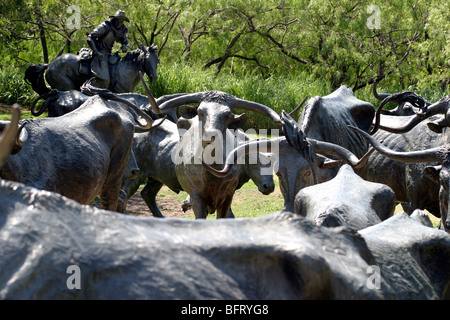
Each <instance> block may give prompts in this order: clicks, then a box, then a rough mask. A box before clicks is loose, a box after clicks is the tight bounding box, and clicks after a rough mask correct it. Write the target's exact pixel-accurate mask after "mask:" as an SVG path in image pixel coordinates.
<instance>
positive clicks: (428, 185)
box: [0, 48, 450, 299]
mask: <svg viewBox="0 0 450 320" xmlns="http://www.w3.org/2000/svg"><path fill="white" fill-rule="evenodd" d="M150 49H151V48H144V49H143V50H144V51H142V52H137V51H136V52H135V54H136V55H137V56H138V57H141V58H142V59H145V55H146V54H147V55H150V53H151V52H150V51H151V50H150ZM148 66H149V67H150V63H149V64H148ZM35 69H36V68H34V70H32V69H30V70H28V73H27V77H28V79H29V81H30V83H32V84H33V88H35V89H36V88H37V89H38V90H39V91H38V93H39V94H40V97H39V99H43V100H45V101H44V103H43V105H42V107H41V108H40V110H38V111H36V110H35V107H36V103H35V104H33V106H32V112H33V114H34V115H40V114H42V113H43V112H44V111H48V116H47V117H44V118H33V119H23V120H19V117H20V110H19V107H18V106H17V105H15V107H14V108H13V114H12V119H11V121H1V122H0V130H1V132H3V134H2V137H1V141H0V178H1V179H0V238H1V241H2V245H1V246H0V257H1V258H0V270H2V274H1V275H0V298H1V299H117V298H118V299H450V235H449V233H450V215H449V212H448V210H449V198H450V194H449V191H448V190H449V187H450V158H449V157H450V153H449V152H450V144H449V142H448V141H449V136H448V134H449V133H448V129H447V127H448V126H449V125H450V122H449V121H450V120H449V118H448V115H449V114H450V111H449V101H450V97H449V96H447V97H444V98H442V99H441V100H439V101H436V102H429V101H426V100H425V99H423V98H422V97H420V96H418V95H417V94H415V93H413V92H401V93H396V94H378V93H377V92H376V89H375V87H374V93H375V96H376V97H377V98H378V99H380V100H381V102H380V106H379V107H378V109H376V108H375V107H374V106H373V105H372V104H371V103H369V102H366V101H362V100H360V99H358V98H356V97H355V96H354V94H353V92H352V90H350V89H349V88H347V87H345V86H341V87H340V88H338V89H337V90H335V91H334V92H331V93H330V94H329V95H326V96H323V97H319V96H316V97H312V98H310V99H309V100H307V101H306V104H305V105H304V106H303V108H302V109H301V114H300V116H299V118H298V119H297V120H295V119H294V118H293V117H294V114H295V112H290V113H288V112H285V111H283V112H282V113H281V114H278V113H277V112H275V111H274V110H273V109H272V108H271V107H269V106H265V105H262V104H260V103H257V102H253V101H247V100H245V99H241V98H239V97H235V96H232V95H230V94H229V93H226V92H221V91H205V92H194V93H174V94H172V95H167V96H163V97H159V98H156V99H155V98H154V97H153V95H152V93H151V92H150V91H149V89H148V87H147V86H146V84H145V81H144V78H143V75H142V73H141V71H139V75H140V79H141V81H142V83H143V85H144V87H145V89H146V95H140V94H137V93H133V92H123V91H122V92H112V91H110V90H107V89H100V88H96V87H94V86H92V85H91V83H90V81H86V82H85V83H84V84H83V85H82V86H81V87H80V89H79V90H68V91H62V90H56V89H54V88H46V87H45V86H43V83H42V79H43V78H42V74H40V75H39V77H35V79H34V80H30V79H31V78H32V76H30V74H32V73H33V72H36V70H35ZM153 69H154V70H153V71H148V70H147V71H144V72H145V73H146V74H151V75H152V79H154V78H156V65H154V66H153ZM39 72H42V70H39ZM30 77H31V78H30ZM112 80H114V79H112ZM132 84H133V87H134V86H135V85H136V81H135V80H133V83H132ZM389 102H391V103H396V104H397V107H396V108H395V109H393V110H390V111H387V110H383V107H384V106H385V105H386V104H387V103H389ZM235 111H239V112H240V113H237V112H235ZM242 111H244V112H247V113H248V112H255V113H260V114H263V115H264V116H266V117H267V118H268V119H270V120H271V121H273V123H275V124H276V125H277V126H278V127H279V128H280V129H281V132H282V135H281V136H280V137H278V138H272V139H264V138H260V139H254V138H251V137H250V136H249V135H247V134H245V133H244V132H243V128H244V126H245V123H246V120H247V115H246V113H243V112H242ZM288 111H290V110H288ZM273 174H276V175H277V176H278V179H279V181H280V189H281V193H282V195H283V197H284V207H283V208H280V211H279V212H267V215H266V216H264V217H260V218H246V219H217V220H211V221H206V220H204V218H206V217H207V215H208V214H214V213H216V214H217V218H226V217H227V218H233V217H234V215H233V212H232V210H231V205H232V200H233V195H234V193H235V191H236V190H237V189H238V188H240V187H241V186H242V185H243V184H244V183H246V182H247V181H249V180H250V179H251V180H253V181H254V182H255V184H256V185H257V186H258V189H259V191H260V192H261V193H262V194H269V193H271V192H272V191H273V190H274V188H275V186H274V181H273ZM143 184H145V186H144V188H143V189H142V191H141V196H142V197H143V199H144V200H145V202H146V204H147V205H148V208H149V211H150V212H151V213H152V214H153V216H155V217H160V218H163V215H162V213H161V211H160V210H159V208H158V205H157V203H156V200H155V199H156V195H157V193H158V192H159V190H160V189H161V187H162V186H163V185H166V186H167V187H169V188H170V189H171V190H173V191H174V192H179V191H186V192H187V194H188V195H189V199H187V201H189V203H190V206H191V207H192V210H193V212H194V214H195V217H196V220H194V221H192V220H185V219H175V218H167V219H153V218H148V217H134V216H129V215H126V214H123V212H125V210H126V206H127V201H128V199H129V198H130V197H131V196H132V195H133V194H134V193H136V192H137V190H138V189H139V187H140V186H141V185H143ZM96 197H99V198H100V204H101V209H98V208H95V207H93V206H91V205H90V203H91V202H92V201H93V200H94V199H95V198H96ZM397 204H401V205H402V206H403V209H404V212H403V213H399V214H395V215H394V210H395V207H396V205H397ZM180 205H181V203H180ZM424 210H427V211H428V212H429V213H430V214H432V215H433V216H435V217H437V218H440V224H439V226H438V227H437V228H434V227H433V226H432V225H431V222H430V219H429V217H428V214H427V213H426V211H424ZM69 266H77V267H78V268H79V270H80V273H79V279H78V280H77V281H79V283H78V286H77V287H76V288H74V287H71V286H69V285H68V284H67V278H68V276H69V275H68V274H67V273H66V270H67V268H68V267H69ZM373 270H375V271H377V270H378V271H377V272H372V271H373Z"/></svg>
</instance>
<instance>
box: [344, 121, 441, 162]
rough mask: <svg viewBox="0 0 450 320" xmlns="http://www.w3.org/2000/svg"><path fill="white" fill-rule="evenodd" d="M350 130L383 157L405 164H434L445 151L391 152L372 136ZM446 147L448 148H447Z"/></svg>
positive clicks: (359, 130) (351, 127)
mask: <svg viewBox="0 0 450 320" xmlns="http://www.w3.org/2000/svg"><path fill="white" fill-rule="evenodd" d="M348 127H349V128H350V129H351V130H353V131H355V132H357V133H359V134H361V135H362V136H364V138H366V140H367V141H368V142H369V143H370V144H371V145H372V146H373V147H374V148H375V149H376V150H377V151H378V152H379V153H381V154H382V155H384V156H385V157H387V158H389V159H392V160H395V161H399V162H406V163H419V162H436V161H439V154H440V153H441V152H442V151H443V149H445V150H447V148H446V147H445V146H440V147H436V148H431V149H428V150H422V151H410V152H401V151H395V150H391V149H389V148H387V147H385V146H383V145H382V144H381V143H379V142H378V141H376V140H375V139H374V138H373V137H372V136H370V135H369V134H367V133H366V132H364V131H362V130H361V129H359V128H357V127H353V126H348ZM447 147H448V146H447ZM439 162H440V161H439Z"/></svg>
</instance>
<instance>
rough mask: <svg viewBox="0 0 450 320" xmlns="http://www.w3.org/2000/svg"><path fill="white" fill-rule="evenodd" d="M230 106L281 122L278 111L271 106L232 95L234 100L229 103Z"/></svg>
mask: <svg viewBox="0 0 450 320" xmlns="http://www.w3.org/2000/svg"><path fill="white" fill-rule="evenodd" d="M231 108H235V109H241V110H248V111H254V112H258V113H261V114H263V115H265V116H267V117H268V118H270V119H271V120H272V121H273V122H275V123H281V120H280V116H279V115H278V113H276V112H275V111H274V110H273V109H272V108H270V107H268V106H266V105H263V104H261V103H258V102H253V101H248V100H244V99H240V98H236V97H234V100H233V101H232V103H231Z"/></svg>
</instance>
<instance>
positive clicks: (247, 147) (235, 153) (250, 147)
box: [202, 137, 286, 178]
mask: <svg viewBox="0 0 450 320" xmlns="http://www.w3.org/2000/svg"><path fill="white" fill-rule="evenodd" d="M285 139H286V138H285V137H280V138H276V139H270V140H255V141H251V142H247V143H244V144H242V145H240V146H238V147H236V148H235V149H234V150H232V151H231V152H230V153H229V154H228V156H227V158H226V160H225V165H224V166H223V169H221V170H217V169H215V168H213V167H211V166H209V165H208V164H206V163H205V162H203V155H202V163H203V166H204V167H205V169H206V170H207V171H208V172H210V173H211V174H212V175H214V176H216V177H218V178H224V177H226V176H227V175H228V174H229V173H230V171H231V168H232V167H233V165H234V164H235V163H236V161H237V159H238V158H240V157H243V156H245V155H248V154H253V153H259V152H264V153H271V152H272V148H273V146H274V145H277V144H279V143H280V142H281V141H282V140H285ZM262 143H264V144H265V149H264V151H260V149H261V144H262Z"/></svg>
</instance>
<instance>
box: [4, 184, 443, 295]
mask: <svg viewBox="0 0 450 320" xmlns="http://www.w3.org/2000/svg"><path fill="white" fill-rule="evenodd" d="M0 221H2V224H1V226H0V236H1V237H2V246H0V256H1V257H2V259H0V270H2V274H1V276H0V298H1V299H219V300H223V299H252V300H256V299H448V298H450V291H449V288H450V271H449V270H448V267H447V266H448V265H449V264H450V236H449V235H448V234H446V233H445V232H443V231H441V230H436V229H433V228H430V227H428V226H425V225H424V224H423V223H422V222H420V219H418V220H416V218H415V215H412V216H411V217H409V216H408V215H406V214H397V215H395V216H393V217H391V218H389V219H387V220H385V221H383V222H381V223H379V224H377V225H375V226H372V227H369V228H366V229H363V230H360V231H359V232H355V231H350V230H348V229H343V228H326V227H321V226H315V225H314V224H313V223H312V222H310V221H307V220H305V219H304V218H303V217H301V216H299V215H295V214H292V213H286V212H284V213H275V214H271V215H268V216H266V217H261V218H248V219H222V220H218V221H205V220H203V221H200V220H194V221H193V220H184V219H153V218H142V217H131V216H126V215H122V214H119V213H114V212H109V211H103V210H101V209H97V208H93V207H90V206H83V205H80V204H78V203H77V202H74V201H71V200H69V199H67V198H65V197H63V196H60V195H58V194H55V193H51V192H46V191H41V190H37V189H34V188H31V187H26V186H24V185H21V184H18V183H14V182H7V181H4V180H1V181H0Z"/></svg>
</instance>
